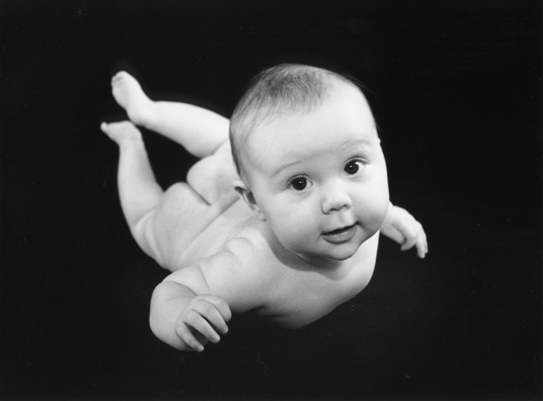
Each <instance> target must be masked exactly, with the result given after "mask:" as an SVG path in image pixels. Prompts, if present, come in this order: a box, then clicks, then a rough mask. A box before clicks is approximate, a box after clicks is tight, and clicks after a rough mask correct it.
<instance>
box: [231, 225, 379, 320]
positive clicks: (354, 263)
mask: <svg viewBox="0 0 543 401" xmlns="http://www.w3.org/2000/svg"><path fill="white" fill-rule="evenodd" d="M241 235H243V233H241ZM378 241H379V233H377V234H376V235H374V236H373V237H372V238H370V239H369V240H368V241H366V242H365V243H364V244H362V246H361V247H360V249H359V251H358V252H357V254H356V255H355V256H353V258H352V259H351V260H348V261H346V262H345V264H344V265H343V267H341V268H337V269H330V270H327V269H324V268H316V267H315V266H313V265H309V264H308V263H307V264H305V265H304V264H303V263H302V264H301V265H300V264H298V263H294V264H292V263H288V262H285V261H284V260H279V258H277V257H276V255H275V254H274V252H272V251H271V249H262V248H260V249H258V251H259V253H260V254H259V255H258V259H259V260H261V263H259V264H258V265H257V264H256V263H253V264H252V265H253V266H254V268H259V269H262V271H263V274H262V275H263V277H265V278H266V279H267V280H268V283H267V285H266V286H264V288H265V290H264V291H263V306H262V307H261V308H259V309H258V311H257V313H258V314H259V315H261V316H264V317H266V318H268V319H270V320H272V321H273V322H274V323H275V324H277V325H280V326H283V327H286V328H292V329H294V328H299V327H303V326H305V325H307V324H309V323H312V322H314V321H316V320H318V319H319V318H321V317H323V316H325V315H326V314H328V313H330V312H331V311H332V310H333V309H334V308H336V307H337V306H339V305H340V304H342V303H344V302H346V301H348V300H350V299H351V298H353V297H354V296H356V295H357V294H358V293H360V292H361V291H362V290H363V289H364V288H365V287H366V286H367V285H368V283H369V281H370V280H371V277H372V275H373V271H374V267H375V261H376V255H377V247H378Z"/></svg>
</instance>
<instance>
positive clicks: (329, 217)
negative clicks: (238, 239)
mask: <svg viewBox="0 0 543 401" xmlns="http://www.w3.org/2000/svg"><path fill="white" fill-rule="evenodd" d="M247 145H248V147H247V150H248V152H247V161H248V162H249V167H250V183H251V187H250V190H251V191H252V193H253V195H254V198H255V201H256V205H257V207H258V208H259V209H260V211H261V215H262V216H263V217H264V218H265V219H266V221H267V222H268V224H269V225H270V227H271V229H272V231H273V232H274V234H275V236H276V237H277V239H278V240H279V242H280V243H281V244H282V245H283V246H284V247H286V248H287V249H289V250H291V251H293V252H295V253H297V254H298V255H300V256H301V257H303V258H304V259H306V260H308V261H313V262H314V263H316V264H318V263H319V262H321V261H322V260H323V258H324V259H328V260H336V261H338V260H345V259H348V258H350V257H351V256H353V255H354V254H355V253H356V252H357V250H358V248H359V247H360V245H361V244H362V243H363V242H364V241H366V240H367V239H368V238H370V237H371V236H373V235H374V234H375V233H376V232H377V231H378V230H379V229H380V227H381V225H382V224H383V221H384V219H385V217H386V214H387V210H388V204H389V198H388V183H387V172H386V164H385V159H384V156H383V152H382V150H381V146H380V141H379V138H378V136H377V131H376V127H375V123H374V120H373V117H372V114H371V111H370V109H369V106H368V104H367V102H366V100H365V99H364V97H363V96H362V95H361V94H360V93H359V92H358V91H357V90H356V89H355V88H353V87H350V86H349V85H347V84H344V83H338V84H337V85H336V88H335V89H334V90H333V92H332V93H331V94H330V95H329V97H328V99H326V100H325V102H324V104H323V105H322V106H320V107H319V108H318V109H316V110H315V111H313V112H310V113H297V114H292V115H285V116H279V117H276V118H274V119H272V120H271V121H270V122H268V123H266V124H265V125H263V126H261V127H259V128H258V129H257V130H256V131H255V132H254V133H253V134H251V136H250V137H249V138H248V143H247Z"/></svg>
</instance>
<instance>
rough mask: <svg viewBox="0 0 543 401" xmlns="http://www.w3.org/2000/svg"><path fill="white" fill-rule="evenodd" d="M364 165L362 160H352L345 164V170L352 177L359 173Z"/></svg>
mask: <svg viewBox="0 0 543 401" xmlns="http://www.w3.org/2000/svg"><path fill="white" fill-rule="evenodd" d="M362 166H363V164H362V162H361V161H360V160H351V161H349V162H347V164H345V167H344V168H343V170H344V171H345V172H346V173H347V174H350V175H354V174H356V173H358V170H360V167H362Z"/></svg>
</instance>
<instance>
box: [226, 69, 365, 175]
mask: <svg viewBox="0 0 543 401" xmlns="http://www.w3.org/2000/svg"><path fill="white" fill-rule="evenodd" d="M337 81H342V82H345V83H347V84H349V85H351V86H354V87H355V88H357V89H358V90H359V91H360V92H361V94H362V96H364V95H363V91H362V88H363V85H362V84H361V83H360V82H358V81H357V80H356V79H354V78H352V77H348V76H346V75H342V74H339V73H336V72H332V71H329V70H326V69H324V68H319V67H313V66H308V65H302V64H280V65H277V66H275V67H271V68H268V69H265V70H263V71H261V72H260V73H258V74H257V75H256V76H255V77H254V78H253V79H252V80H251V82H250V84H249V87H248V89H247V90H246V91H245V93H244V94H243V96H242V97H241V99H240V101H239V102H238V104H237V106H236V108H235V109H234V112H233V114H232V117H231V119H230V143H231V146H232V157H233V159H234V163H235V165H236V169H237V171H238V174H239V175H240V177H242V178H243V175H244V173H245V171H244V168H243V161H242V157H241V149H242V148H243V144H244V142H245V141H246V140H247V138H248V137H249V135H250V134H251V133H252V132H253V131H254V130H255V128H256V127H257V126H258V125H260V124H262V123H264V122H266V121H268V120H269V119H270V118H273V117H276V116H278V115H281V114H284V113H296V112H311V111H313V110H314V109H315V108H316V107H318V106H320V105H321V104H322V103H323V101H324V100H325V99H326V98H327V96H328V94H329V92H330V91H331V90H332V89H333V88H334V83H335V82H337Z"/></svg>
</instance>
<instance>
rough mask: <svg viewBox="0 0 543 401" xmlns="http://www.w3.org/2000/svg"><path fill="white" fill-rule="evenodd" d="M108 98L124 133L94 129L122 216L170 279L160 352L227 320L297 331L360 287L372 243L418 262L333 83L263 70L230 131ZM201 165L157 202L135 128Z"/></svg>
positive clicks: (407, 228) (132, 100)
mask: <svg viewBox="0 0 543 401" xmlns="http://www.w3.org/2000/svg"><path fill="white" fill-rule="evenodd" d="M112 86H113V95H114V97H115V99H116V100H117V102H118V103H119V104H120V105H121V106H122V107H123V108H125V109H126V111H127V114H128V116H129V118H130V120H131V121H132V122H128V121H125V122H120V123H112V124H106V123H103V124H102V127H101V128H102V130H103V131H104V132H105V133H106V134H107V135H108V136H109V137H110V138H111V139H113V140H114V141H115V142H117V144H118V145H119V148H120V161H119V177H118V186H119V192H120V199H121V205H122V209H123V212H124V214H125V217H126V219H127V222H128V225H129V227H130V230H131V232H132V234H133V236H134V238H135V239H136V241H137V243H138V244H139V245H140V247H141V248H142V249H143V250H144V251H145V252H146V253H147V254H148V255H150V256H151V257H153V258H154V259H155V260H156V261H157V263H159V264H160V265H161V266H163V267H164V268H166V269H168V270H170V271H171V272H172V273H171V274H170V275H169V276H168V277H167V278H166V279H165V280H164V281H163V282H162V283H161V284H159V285H158V286H157V288H156V289H155V291H154V293H153V297H152V301H151V313H150V324H151V328H152V330H153V332H154V333H155V334H156V335H157V336H158V337H159V338H160V339H161V340H162V341H164V342H166V343H167V344H170V345H171V346H173V347H175V348H177V349H179V350H184V351H202V350H203V349H204V345H205V344H206V343H207V342H208V341H211V342H213V343H216V342H218V341H219V340H220V336H221V335H223V334H225V333H226V332H227V331H228V326H227V323H228V321H229V320H230V319H231V316H232V313H244V312H254V313H256V314H258V315H260V316H262V317H264V318H266V319H269V320H270V321H272V322H273V323H275V324H277V325H280V326H282V327H285V328H291V329H295V328H299V327H302V326H305V325H308V324H310V323H312V322H314V321H316V320H317V319H319V318H321V317H323V316H324V315H326V314H328V313H329V312H331V311H332V310H333V309H334V308H335V307H337V306H338V305H340V304H342V303H344V302H346V301H347V300H349V299H351V298H353V297H354V296H355V295H357V294H358V293H359V292H360V291H362V290H363V289H364V288H365V287H366V285H367V284H368V282H369V281H370V279H371V277H372V274H373V270H374V267H375V262H376V255H377V246H378V242H379V233H382V234H384V235H386V236H388V237H390V238H392V239H393V240H395V241H396V242H398V243H400V244H401V245H402V249H403V250H406V249H410V248H413V247H414V248H415V249H416V250H417V253H418V255H419V256H420V257H421V258H422V257H424V256H425V254H426V253H427V251H428V248H427V242H426V235H425V233H424V230H423V228H422V226H421V224H420V223H419V222H417V221H416V220H415V219H414V218H413V217H412V216H411V215H410V214H409V213H408V212H407V211H405V210H404V209H402V208H399V207H396V206H393V205H392V204H391V203H390V201H389V193H388V183H387V170H386V164H385V159H384V156H383V152H382V150H381V146H380V140H379V137H378V134H377V130H376V124H375V121H374V119H373V115H372V113H371V111H370V108H369V106H368V103H367V101H366V99H365V97H364V95H363V93H362V91H361V90H360V89H359V87H358V86H357V85H356V84H355V83H354V82H353V81H352V80H350V79H348V78H347V77H344V76H342V75H340V74H337V73H334V72H331V71H328V70H325V69H321V68H316V67H310V66H305V65H292V64H284V65H279V66H276V67H273V68H270V69H267V70H265V71H263V72H261V73H260V74H259V75H257V77H255V79H254V80H253V82H252V84H251V86H250V87H249V89H248V90H247V92H246V93H245V94H244V95H243V97H242V99H241V100H240V102H239V103H238V105H237V107H236V109H235V111H234V113H233V115H232V118H231V120H230V121H229V120H227V119H226V118H224V117H222V116H219V115H217V114H215V113H213V112H211V111H208V110H205V109H202V108H199V107H196V106H192V105H188V104H184V103H170V102H158V101H152V100H151V99H149V98H148V97H147V96H146V95H145V94H144V92H143V91H142V89H141V87H140V85H139V84H138V82H137V81H136V80H135V79H134V78H133V77H132V76H130V75H129V74H127V73H126V72H121V73H118V74H117V75H116V76H115V77H114V78H113V81H112ZM134 124H135V125H140V126H143V127H145V128H148V129H150V130H153V131H155V132H157V133H159V134H162V135H164V136H166V137H168V138H170V139H172V140H174V141H176V142H178V143H180V144H181V145H183V146H184V147H185V148H186V149H187V150H188V151H189V152H191V153H193V154H194V155H196V156H198V157H199V158H201V160H200V161H198V162H197V163H196V164H195V165H194V166H193V167H192V168H191V170H190V171H189V172H188V174H187V180H186V183H178V184H175V185H173V186H172V187H170V188H169V189H168V190H167V191H165V192H164V191H163V190H162V189H161V188H160V187H159V186H158V184H157V183H156V181H155V178H154V175H153V172H152V170H151V167H150V164H149V161H148V158H147V154H146V151H145V148H144V145H143V142H142V137H141V134H140V132H139V131H138V129H137V128H136V127H135V125H134Z"/></svg>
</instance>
